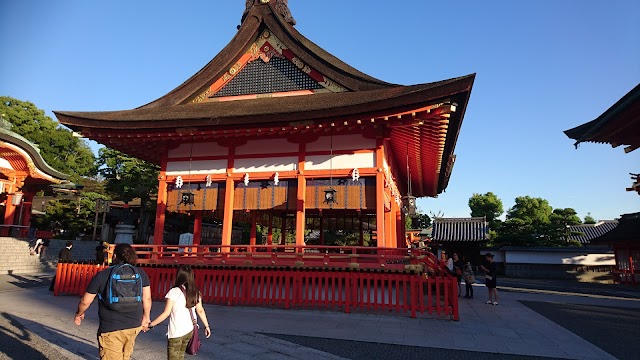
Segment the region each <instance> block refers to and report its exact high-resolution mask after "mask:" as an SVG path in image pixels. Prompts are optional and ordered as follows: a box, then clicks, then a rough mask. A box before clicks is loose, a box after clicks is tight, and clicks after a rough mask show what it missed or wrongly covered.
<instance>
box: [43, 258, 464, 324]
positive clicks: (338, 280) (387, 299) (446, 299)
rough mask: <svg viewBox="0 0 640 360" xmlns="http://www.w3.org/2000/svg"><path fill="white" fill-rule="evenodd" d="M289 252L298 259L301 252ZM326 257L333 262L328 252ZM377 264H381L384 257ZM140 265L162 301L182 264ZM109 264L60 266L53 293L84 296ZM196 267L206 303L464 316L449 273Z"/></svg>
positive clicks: (350, 269) (158, 298)
mask: <svg viewBox="0 0 640 360" xmlns="http://www.w3.org/2000/svg"><path fill="white" fill-rule="evenodd" d="M369 249H370V248H369ZM257 254H259V253H257ZM275 254H276V255H278V254H279V253H275ZM284 254H287V253H284ZM230 255H233V253H221V254H220V257H221V258H224V259H226V260H231V259H232V257H229V256H230ZM270 255H274V254H273V253H272V254H270ZM301 255H302V256H303V255H304V254H301ZM288 256H293V259H297V258H298V254H297V253H292V254H290V255H288ZM321 257H322V259H323V260H325V259H327V258H329V259H330V260H333V259H331V257H327V253H325V254H324V255H322V256H321ZM180 259H181V258H180ZM277 259H278V261H280V260H282V259H279V258H277ZM287 259H288V258H287ZM346 259H348V260H352V259H354V257H347V258H346ZM358 259H359V258H358ZM181 260H182V259H181ZM359 260H360V259H359ZM345 261H346V260H345ZM343 262H344V261H343ZM349 263H351V262H349ZM377 263H378V265H380V263H381V262H380V260H378V261H377ZM359 264H360V263H359ZM140 266H141V267H142V268H143V269H144V271H145V272H146V273H147V275H148V276H149V280H150V284H151V293H152V298H153V299H154V300H162V299H163V298H164V296H165V294H166V293H167V291H169V289H170V288H171V287H172V286H173V281H174V277H175V273H176V267H177V265H175V264H174V265H166V264H163V265H159V264H148V263H147V264H145V263H142V264H140ZM104 268H105V266H103V265H93V264H75V263H60V264H58V268H57V273H56V275H57V276H56V285H55V292H54V295H76V296H78V295H81V294H82V293H83V292H84V291H85V288H86V286H87V284H88V282H89V280H90V279H91V277H93V275H95V274H96V273H97V272H98V271H100V270H102V269H104ZM194 271H195V275H196V283H197V285H198V288H199V289H200V290H201V292H202V297H203V301H204V302H205V303H207V304H218V305H227V306H234V305H240V306H270V307H279V308H284V309H292V308H302V309H330V310H342V311H344V312H346V313H350V312H352V311H359V312H385V313H388V312H395V313H400V314H408V315H409V316H411V317H414V318H415V317H417V316H418V315H420V314H429V315H439V316H449V317H451V318H452V319H453V320H459V313H458V294H457V290H458V287H457V281H456V278H455V277H453V276H449V275H445V276H426V273H424V272H421V271H413V270H403V271H394V270H390V269H386V268H385V269H374V268H359V269H355V268H349V267H344V268H337V267H324V268H315V267H289V266H269V267H261V266H229V265H224V266H223V265H215V266H212V265H194Z"/></svg>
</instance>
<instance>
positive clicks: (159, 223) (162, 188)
mask: <svg viewBox="0 0 640 360" xmlns="http://www.w3.org/2000/svg"><path fill="white" fill-rule="evenodd" d="M166 170H167V159H166V156H165V157H164V158H163V159H162V162H161V164H160V175H159V176H158V180H160V181H159V182H158V200H157V201H156V220H155V223H154V227H153V245H162V240H163V239H162V238H163V236H164V220H165V218H164V214H165V211H166V210H167V173H166ZM102 240H103V241H104V240H106V239H102Z"/></svg>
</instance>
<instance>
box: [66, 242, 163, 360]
mask: <svg viewBox="0 0 640 360" xmlns="http://www.w3.org/2000/svg"><path fill="white" fill-rule="evenodd" d="M113 256H114V259H113V264H114V265H113V266H111V267H109V268H106V269H104V270H102V271H100V272H99V273H97V274H96V275H95V276H94V277H93V278H92V279H91V281H90V282H89V285H88V286H87V289H86V292H85V293H84V295H83V296H82V298H81V299H80V302H79V303H78V310H77V311H76V313H75V316H74V322H75V324H76V325H78V326H79V325H80V324H81V323H82V320H83V319H84V315H85V311H87V309H88V308H89V306H91V303H92V302H93V300H94V299H95V298H96V295H97V296H98V317H99V319H100V325H99V327H98V350H99V354H100V359H101V360H112V359H119V360H129V359H130V358H131V354H132V353H133V347H134V345H135V341H136V337H137V336H138V334H139V333H140V331H142V329H143V326H145V327H146V326H147V324H149V320H150V312H151V288H150V286H149V277H148V276H147V274H146V273H145V272H144V271H143V270H142V269H141V268H139V267H136V266H135V265H136V259H137V254H136V251H135V250H134V249H133V248H132V247H131V245H129V244H125V243H122V244H118V245H116V247H115V249H114V252H113Z"/></svg>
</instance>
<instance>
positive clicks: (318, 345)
mask: <svg viewBox="0 0 640 360" xmlns="http://www.w3.org/2000/svg"><path fill="white" fill-rule="evenodd" d="M261 334H262V335H265V336H270V337H273V338H276V339H280V340H284V341H288V342H291V343H294V344H298V345H301V346H304V347H308V348H312V349H316V350H320V351H324V352H326V353H329V354H333V355H336V356H340V357H343V358H347V359H351V360H370V359H378V360H387V359H388V360H396V359H402V360H440V359H448V360H463V359H473V360H543V359H544V360H546V359H555V360H558V359H557V358H547V357H539V356H527V355H511V354H497V353H487V352H479V351H465V350H451V349H438V348H427V347H418V346H407V345H393V344H380V343H373V342H366V341H352V340H340V339H328V338H319V337H309V336H296V335H281V334H265V333H261ZM452 336H455V334H453V335H452Z"/></svg>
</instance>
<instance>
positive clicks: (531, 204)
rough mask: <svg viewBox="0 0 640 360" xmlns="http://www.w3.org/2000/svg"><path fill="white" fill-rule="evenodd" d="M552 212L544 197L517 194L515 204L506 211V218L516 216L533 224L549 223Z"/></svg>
mask: <svg viewBox="0 0 640 360" xmlns="http://www.w3.org/2000/svg"><path fill="white" fill-rule="evenodd" d="M552 212H553V208H552V207H551V205H549V202H548V201H547V200H545V199H542V198H532V197H530V196H519V197H517V198H516V201H515V205H513V206H512V207H511V208H510V209H509V211H507V220H509V219H515V218H517V219H522V220H524V221H525V222H526V223H528V224H531V225H533V226H539V225H542V224H547V223H549V216H550V215H551V213H552Z"/></svg>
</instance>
